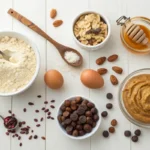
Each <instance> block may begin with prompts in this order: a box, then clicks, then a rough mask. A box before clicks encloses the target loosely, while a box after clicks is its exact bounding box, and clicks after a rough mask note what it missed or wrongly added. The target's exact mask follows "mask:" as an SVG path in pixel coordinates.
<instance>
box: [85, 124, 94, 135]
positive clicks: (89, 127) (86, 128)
mask: <svg viewBox="0 0 150 150" xmlns="http://www.w3.org/2000/svg"><path fill="white" fill-rule="evenodd" d="M83 129H84V131H85V132H86V133H89V132H91V131H92V127H91V126H90V125H89V124H85V125H84V127H83Z"/></svg>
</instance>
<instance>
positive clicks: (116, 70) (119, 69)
mask: <svg viewBox="0 0 150 150" xmlns="http://www.w3.org/2000/svg"><path fill="white" fill-rule="evenodd" d="M112 70H113V71H115V72H116V73H118V74H122V72H123V69H122V68H120V67H117V66H113V67H112Z"/></svg>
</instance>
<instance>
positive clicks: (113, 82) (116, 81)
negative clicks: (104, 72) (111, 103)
mask: <svg viewBox="0 0 150 150" xmlns="http://www.w3.org/2000/svg"><path fill="white" fill-rule="evenodd" d="M110 81H111V83H112V84H113V85H117V84H118V79H117V78H116V77H115V76H114V75H111V76H110Z"/></svg>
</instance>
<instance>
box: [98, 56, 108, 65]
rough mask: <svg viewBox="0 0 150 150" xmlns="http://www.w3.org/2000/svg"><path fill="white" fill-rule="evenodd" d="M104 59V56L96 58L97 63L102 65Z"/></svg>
mask: <svg viewBox="0 0 150 150" xmlns="http://www.w3.org/2000/svg"><path fill="white" fill-rule="evenodd" d="M105 61H106V57H100V58H98V59H97V60H96V64H97V65H102V64H103V63H104V62H105Z"/></svg>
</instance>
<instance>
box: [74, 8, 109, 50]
mask: <svg viewBox="0 0 150 150" xmlns="http://www.w3.org/2000/svg"><path fill="white" fill-rule="evenodd" d="M90 13H94V14H99V15H100V16H101V18H102V19H103V20H104V21H105V23H106V24H107V25H108V35H107V37H106V38H105V39H104V41H103V42H101V43H99V44H97V45H94V46H92V45H91V46H90V45H85V44H82V43H81V42H80V41H78V40H77V38H76V37H75V35H74V31H73V28H74V25H75V23H76V21H77V20H78V19H79V17H80V16H82V15H85V14H90ZM72 33H73V38H74V40H75V42H76V43H77V44H78V45H79V46H80V47H81V48H83V49H86V50H90V51H94V50H99V49H100V48H102V47H103V46H104V45H105V44H106V43H107V42H108V40H109V38H110V35H111V26H110V22H109V20H108V18H107V17H106V16H104V15H103V14H101V13H98V12H95V11H85V12H82V13H80V14H79V15H78V16H77V17H76V18H75V19H74V20H73V24H72Z"/></svg>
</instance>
